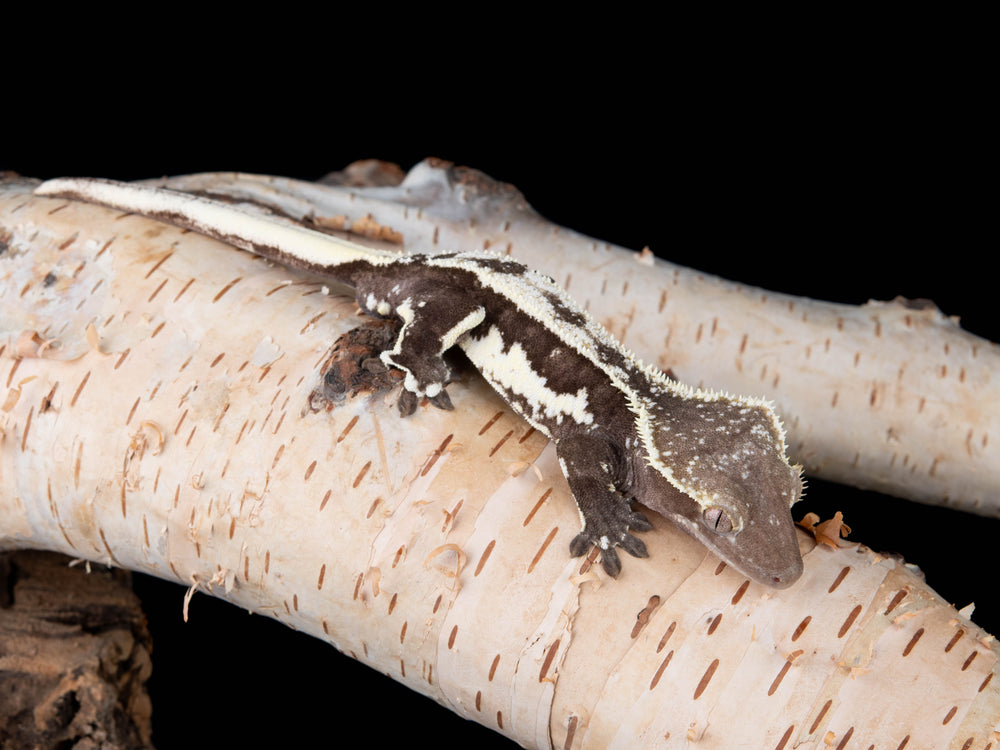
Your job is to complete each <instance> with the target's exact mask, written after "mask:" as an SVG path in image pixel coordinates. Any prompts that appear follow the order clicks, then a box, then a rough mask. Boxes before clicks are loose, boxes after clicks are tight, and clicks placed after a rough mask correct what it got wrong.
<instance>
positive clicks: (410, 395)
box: [396, 388, 417, 417]
mask: <svg viewBox="0 0 1000 750" xmlns="http://www.w3.org/2000/svg"><path fill="white" fill-rule="evenodd" d="M396 405H397V406H398V407H399V416H401V417H408V416H410V415H411V414H413V412H415V411H416V410H417V394H415V393H414V392H413V391H408V390H406V389H405V388H404V389H403V392H402V393H400V394H399V401H398V402H397V404H396Z"/></svg>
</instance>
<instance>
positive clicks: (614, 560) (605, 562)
mask: <svg viewBox="0 0 1000 750" xmlns="http://www.w3.org/2000/svg"><path fill="white" fill-rule="evenodd" d="M601 567H602V568H604V572H605V573H607V574H608V575H609V576H611V577H612V578H617V577H618V574H619V573H621V572H622V561H621V559H620V558H619V557H618V553H617V552H616V551H615V548H614V547H609V548H608V549H602V550H601Z"/></svg>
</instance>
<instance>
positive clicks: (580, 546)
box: [569, 532, 594, 557]
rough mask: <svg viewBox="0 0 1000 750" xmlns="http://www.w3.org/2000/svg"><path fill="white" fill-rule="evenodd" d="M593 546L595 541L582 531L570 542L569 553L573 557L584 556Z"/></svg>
mask: <svg viewBox="0 0 1000 750" xmlns="http://www.w3.org/2000/svg"><path fill="white" fill-rule="evenodd" d="M593 546H594V541H593V540H592V539H591V538H590V537H589V536H588V535H587V534H584V533H583V532H581V533H579V534H577V535H576V536H575V537H573V541H571V542H570V543H569V554H570V556H571V557H583V556H584V555H586V554H587V553H588V552H589V551H590V548H591V547H593Z"/></svg>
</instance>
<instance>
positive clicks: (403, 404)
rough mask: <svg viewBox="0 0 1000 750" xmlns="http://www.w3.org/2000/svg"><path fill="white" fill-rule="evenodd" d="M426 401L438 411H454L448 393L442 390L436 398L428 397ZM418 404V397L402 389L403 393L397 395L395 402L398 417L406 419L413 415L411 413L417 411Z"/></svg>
mask: <svg viewBox="0 0 1000 750" xmlns="http://www.w3.org/2000/svg"><path fill="white" fill-rule="evenodd" d="M427 400H428V401H430V402H431V404H433V405H434V406H436V407H437V408H438V409H442V410H444V411H453V410H454V409H455V407H454V406H453V405H452V403H451V397H450V396H449V395H448V391H446V390H444V389H443V388H442V389H441V391H440V392H439V393H438V394H437V395H436V396H428V397H427ZM418 403H420V396H418V395H417V394H416V393H414V392H413V391H408V390H407V389H406V388H403V391H402V392H401V393H400V394H399V401H397V402H396V406H397V407H398V408H399V416H401V417H408V416H410V415H411V414H413V412H415V411H416V410H417V404H418Z"/></svg>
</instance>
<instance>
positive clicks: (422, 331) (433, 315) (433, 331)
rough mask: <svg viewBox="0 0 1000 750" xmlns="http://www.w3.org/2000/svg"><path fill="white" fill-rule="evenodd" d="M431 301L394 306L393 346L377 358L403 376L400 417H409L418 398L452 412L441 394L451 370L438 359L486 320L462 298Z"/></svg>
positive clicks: (439, 297) (477, 307)
mask: <svg viewBox="0 0 1000 750" xmlns="http://www.w3.org/2000/svg"><path fill="white" fill-rule="evenodd" d="M432 299H433V301H428V302H423V303H421V304H419V305H415V304H413V303H412V301H411V300H410V299H407V300H404V301H403V302H402V303H400V304H399V305H397V306H396V314H397V315H398V316H399V318H400V320H402V321H403V327H402V329H401V330H400V332H399V337H398V338H397V339H396V344H395V346H393V348H392V349H390V350H388V351H384V352H382V355H381V360H382V362H383V364H385V365H386V366H387V367H395V368H396V369H398V370H402V371H403V373H404V375H405V378H404V380H403V393H402V394H401V395H400V399H399V412H400V414H401V415H402V416H408V415H410V414H412V413H413V411H414V410H415V409H416V406H417V401H418V399H419V398H420V397H421V396H426V397H427V398H428V399H429V400H430V402H431V403H432V404H434V406H436V407H438V408H439V409H449V410H450V409H451V408H453V407H452V404H451V398H450V397H449V396H448V393H447V391H445V386H446V385H447V384H448V381H449V378H450V377H451V370H450V369H449V368H448V365H447V364H445V361H444V359H443V357H442V355H443V354H444V353H445V352H446V351H447V350H448V349H450V348H451V347H452V346H454V345H455V342H456V341H457V340H458V339H459V338H460V337H461V336H463V335H464V334H465V333H467V332H468V331H470V330H471V329H473V328H475V327H476V326H477V325H479V324H480V323H481V322H482V321H483V318H485V317H486V310H485V309H484V308H483V307H482V306H481V305H478V304H475V303H474V302H472V301H470V300H466V299H464V297H462V296H450V295H437V296H436V297H435V298H432Z"/></svg>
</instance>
